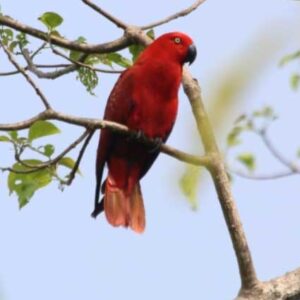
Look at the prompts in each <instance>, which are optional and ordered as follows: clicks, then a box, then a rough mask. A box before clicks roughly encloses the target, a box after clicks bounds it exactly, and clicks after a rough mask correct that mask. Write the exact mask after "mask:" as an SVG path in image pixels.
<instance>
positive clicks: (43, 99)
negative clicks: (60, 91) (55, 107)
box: [0, 40, 50, 109]
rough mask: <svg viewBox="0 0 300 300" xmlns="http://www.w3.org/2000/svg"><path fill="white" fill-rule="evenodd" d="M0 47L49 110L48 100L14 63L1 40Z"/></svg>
mask: <svg viewBox="0 0 300 300" xmlns="http://www.w3.org/2000/svg"><path fill="white" fill-rule="evenodd" d="M0 45H1V47H2V49H3V50H4V52H5V53H6V55H7V57H8V59H9V61H10V62H11V63H12V64H13V65H14V66H15V68H16V69H17V70H18V71H19V72H20V73H21V74H22V75H23V76H24V77H25V79H26V80H27V82H28V83H29V84H30V85H31V86H32V88H33V89H34V90H35V92H36V93H37V95H38V96H39V98H40V99H41V100H42V102H43V104H44V106H45V108H46V109H49V108H50V104H49V102H48V100H47V99H46V97H45V95H44V94H43V93H42V91H41V90H40V89H39V87H38V86H37V85H36V84H35V83H34V81H33V80H32V79H31V77H30V76H29V75H28V74H27V73H26V72H25V70H24V69H22V67H21V66H20V65H19V64H18V63H17V62H16V60H15V59H14V58H13V56H12V55H11V53H10V52H9V50H7V48H6V47H5V46H4V44H3V43H2V41H1V40H0Z"/></svg>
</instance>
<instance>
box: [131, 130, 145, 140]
mask: <svg viewBox="0 0 300 300" xmlns="http://www.w3.org/2000/svg"><path fill="white" fill-rule="evenodd" d="M132 138H133V139H135V140H145V139H147V137H146V135H145V133H144V132H143V131H142V130H138V131H135V132H134V133H133V136H132Z"/></svg>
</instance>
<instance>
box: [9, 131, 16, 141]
mask: <svg viewBox="0 0 300 300" xmlns="http://www.w3.org/2000/svg"><path fill="white" fill-rule="evenodd" d="M8 134H9V136H10V137H11V138H12V140H14V141H17V140H18V131H15V130H12V131H9V132H8Z"/></svg>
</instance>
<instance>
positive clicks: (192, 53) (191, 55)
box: [184, 44, 197, 65]
mask: <svg viewBox="0 0 300 300" xmlns="http://www.w3.org/2000/svg"><path fill="white" fill-rule="evenodd" d="M196 56H197V48H196V46H195V45H194V44H192V45H190V46H189V48H188V51H187V55H186V58H185V60H184V62H188V63H189V64H190V65H191V64H192V63H193V61H194V60H195V59H196Z"/></svg>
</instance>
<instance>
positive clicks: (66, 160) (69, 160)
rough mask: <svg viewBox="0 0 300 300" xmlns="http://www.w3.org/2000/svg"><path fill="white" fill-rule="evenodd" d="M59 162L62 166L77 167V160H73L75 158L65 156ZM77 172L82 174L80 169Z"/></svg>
mask: <svg viewBox="0 0 300 300" xmlns="http://www.w3.org/2000/svg"><path fill="white" fill-rule="evenodd" d="M58 164H59V165H61V166H64V167H66V168H68V169H71V170H73V169H74V167H75V164H76V162H75V161H74V160H73V158H71V157H63V158H62V159H61V160H60V161H59V162H58ZM77 173H78V174H81V172H80V170H79V169H77Z"/></svg>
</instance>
